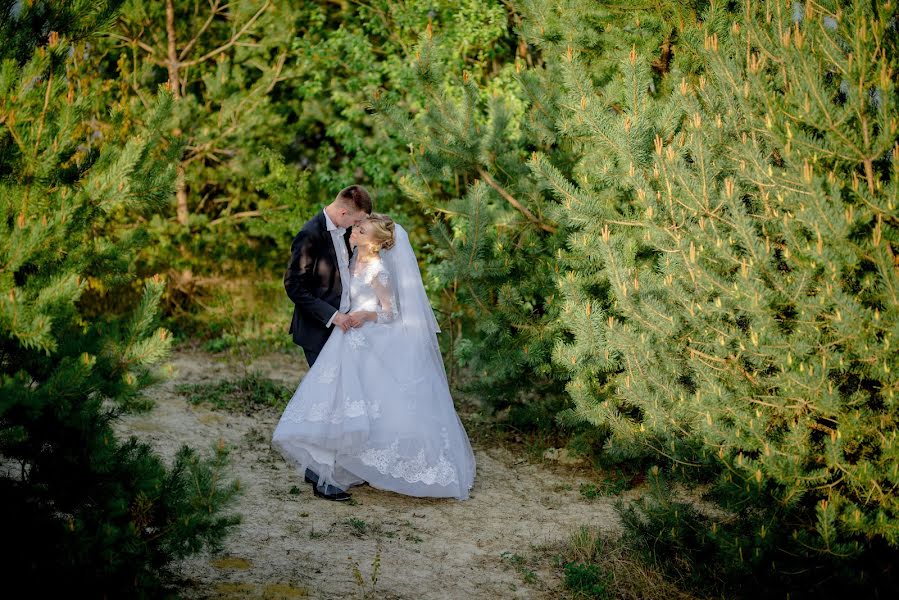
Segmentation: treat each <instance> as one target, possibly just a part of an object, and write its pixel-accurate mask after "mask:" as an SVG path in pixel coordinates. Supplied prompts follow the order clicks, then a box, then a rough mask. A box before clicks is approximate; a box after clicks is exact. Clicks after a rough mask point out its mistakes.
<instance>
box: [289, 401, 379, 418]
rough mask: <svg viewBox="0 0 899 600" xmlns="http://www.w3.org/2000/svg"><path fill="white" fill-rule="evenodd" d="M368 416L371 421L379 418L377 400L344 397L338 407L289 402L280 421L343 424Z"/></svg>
mask: <svg viewBox="0 0 899 600" xmlns="http://www.w3.org/2000/svg"><path fill="white" fill-rule="evenodd" d="M366 414H367V415H368V416H369V417H370V418H372V419H377V418H379V417H380V416H381V403H380V402H378V401H377V400H367V399H353V398H351V397H350V396H346V397H345V398H344V401H343V402H341V403H340V405H339V406H334V405H333V404H332V403H331V402H319V403H317V404H312V405H311V406H304V405H302V404H301V403H299V402H291V403H290V404H288V405H287V408H286V409H285V410H284V415H283V416H282V417H281V418H282V419H284V420H286V421H289V422H291V423H303V422H309V423H321V422H324V421H327V422H329V423H332V424H337V423H341V422H343V420H344V419H355V418H357V417H362V416H365V415H366Z"/></svg>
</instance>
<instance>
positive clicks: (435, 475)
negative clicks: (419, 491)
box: [359, 440, 459, 486]
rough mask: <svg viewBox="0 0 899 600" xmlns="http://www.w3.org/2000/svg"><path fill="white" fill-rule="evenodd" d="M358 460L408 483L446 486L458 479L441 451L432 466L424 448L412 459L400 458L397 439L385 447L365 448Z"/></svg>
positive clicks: (451, 465) (383, 473)
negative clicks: (426, 457)
mask: <svg viewBox="0 0 899 600" xmlns="http://www.w3.org/2000/svg"><path fill="white" fill-rule="evenodd" d="M359 460H361V461H362V464H365V465H368V466H370V467H374V468H375V469H377V470H378V472H379V473H381V474H382V475H390V476H391V477H397V478H402V479H404V480H406V482H408V483H418V482H421V483H424V484H425V485H434V484H437V485H441V486H448V485H451V484H453V483H458V481H459V477H458V475H457V474H456V467H454V466H453V464H452V463H451V462H450V461H448V460H447V459H446V456H444V454H443V452H441V453H440V458H439V459H438V461H437V464H436V465H433V466H429V465H428V461H427V460H426V459H425V451H424V449H421V450H419V451H418V455H417V456H416V457H415V458H414V459H411V460H403V459H401V458H400V454H399V441H398V440H397V441H394V442H393V443H392V444H391V445H390V446H389V447H387V448H383V449H380V450H378V449H374V448H369V449H367V450H365V451H364V452H363V453H362V454H360V455H359Z"/></svg>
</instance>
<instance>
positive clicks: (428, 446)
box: [272, 213, 475, 500]
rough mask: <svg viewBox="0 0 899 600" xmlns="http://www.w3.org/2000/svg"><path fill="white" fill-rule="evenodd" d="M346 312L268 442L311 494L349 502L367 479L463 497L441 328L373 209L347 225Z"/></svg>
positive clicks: (405, 257)
mask: <svg viewBox="0 0 899 600" xmlns="http://www.w3.org/2000/svg"><path fill="white" fill-rule="evenodd" d="M350 244H351V245H353V246H355V247H356V252H355V253H354V254H353V257H352V258H351V260H350V272H351V279H350V302H351V307H350V314H349V316H350V317H351V318H352V322H353V324H354V325H355V326H354V327H353V328H350V329H347V331H346V332H344V331H343V330H341V329H340V328H336V327H335V330H334V331H333V333H332V334H331V336H330V338H328V342H327V343H326V344H325V347H324V348H323V349H322V351H321V354H320V355H319V357H318V359H317V360H316V361H315V363H314V365H313V366H312V367H311V368H310V369H309V372H308V373H307V374H306V376H305V377H304V378H303V380H302V382H301V383H300V385H299V387H298V388H297V391H296V392H295V393H294V395H293V398H292V399H291V400H290V403H289V404H288V405H287V408H286V409H285V410H284V414H283V415H282V416H281V420H280V421H279V422H278V425H277V427H276V428H275V432H274V435H273V437H272V445H273V446H274V447H275V448H276V449H278V450H279V451H280V452H281V454H283V455H284V458H285V459H286V460H287V461H288V462H290V463H292V464H293V465H295V466H296V467H297V469H298V470H299V471H300V472H303V473H304V474H305V476H306V481H307V482H309V483H312V485H313V490H314V491H315V493H316V495H318V496H323V497H326V498H328V499H332V500H347V499H349V494H347V493H346V490H347V489H349V488H350V487H351V486H353V485H358V484H361V483H363V482H367V483H368V484H369V485H371V486H372V487H376V488H379V489H382V490H388V491H392V492H397V493H399V494H406V495H409V496H430V497H448V498H458V499H463V500H464V499H466V498H468V491H469V489H471V486H472V483H473V481H474V474H475V463H474V455H473V453H472V451H471V445H470V444H469V442H468V436H467V435H466V433H465V430H464V429H463V427H462V423H461V422H460V421H459V417H458V415H457V414H456V411H455V408H454V407H453V399H452V397H451V396H450V392H449V386H448V384H447V379H446V373H445V371H444V366H443V359H442V357H441V355H440V350H439V348H438V346H437V337H436V334H437V333H438V332H439V329H438V327H437V322H436V320H435V319H434V313H433V312H432V310H431V306H430V304H429V303H428V298H427V296H426V295H425V291H424V286H423V285H422V281H421V273H420V272H419V270H418V262H417V261H416V260H415V254H414V253H413V251H412V246H411V245H410V243H409V237H408V235H407V234H406V232H405V230H404V229H403V228H402V227H401V226H399V225H396V224H394V222H393V221H392V220H391V219H390V218H389V217H387V216H386V215H380V214H377V213H375V214H372V215H371V216H369V217H368V218H366V219H364V220H363V221H362V222H360V223H359V224H358V225H357V226H355V227H353V231H352V235H351V237H350Z"/></svg>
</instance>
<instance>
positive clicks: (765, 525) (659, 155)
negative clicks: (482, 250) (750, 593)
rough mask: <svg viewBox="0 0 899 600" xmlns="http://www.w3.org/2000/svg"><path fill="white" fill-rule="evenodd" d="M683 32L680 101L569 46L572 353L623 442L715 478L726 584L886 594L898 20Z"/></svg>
mask: <svg viewBox="0 0 899 600" xmlns="http://www.w3.org/2000/svg"><path fill="white" fill-rule="evenodd" d="M670 14H674V15H676V14H677V13H676V11H673V12H672V13H670ZM680 22H681V23H682V24H684V25H686V26H682V27H681V28H680V29H679V31H678V44H677V46H676V47H675V51H674V54H675V57H676V59H675V64H674V65H673V67H672V72H671V74H670V77H669V78H670V79H671V84H672V85H671V87H672V88H673V93H671V94H668V95H665V94H661V95H659V94H654V93H652V90H653V88H654V87H655V86H654V85H653V80H652V78H651V74H650V66H649V61H650V58H649V57H647V56H645V55H643V56H641V55H640V54H639V53H638V52H636V51H634V52H632V53H631V54H630V56H628V57H627V58H626V59H625V60H624V61H623V62H622V64H621V68H620V75H619V76H618V82H617V83H616V82H614V81H610V82H608V83H607V84H606V85H604V86H600V85H599V83H601V82H597V81H596V80H595V79H591V78H590V77H589V76H587V75H585V73H586V72H588V70H587V69H586V68H585V66H584V64H583V61H584V59H583V58H582V56H586V55H589V52H590V49H589V48H588V47H584V46H578V45H576V44H575V45H573V46H572V48H571V50H569V51H567V52H560V58H559V60H560V61H561V63H562V64H564V65H565V72H566V76H565V84H564V90H565V93H566V95H567V97H568V102H567V104H566V108H567V109H568V110H567V111H564V112H563V114H562V115H561V116H560V125H559V129H561V130H562V131H564V132H565V134H566V135H567V137H568V138H569V139H570V140H571V142H572V143H577V144H578V145H579V147H580V149H581V153H580V160H579V161H578V163H577V165H576V167H575V168H574V169H573V172H572V174H571V176H570V177H569V176H566V174H565V173H563V172H562V171H560V170H559V169H557V168H555V167H554V166H553V164H552V161H551V160H548V159H545V158H543V157H540V156H538V157H537V158H536V159H535V160H534V161H533V163H532V164H533V167H534V169H535V171H537V172H538V173H540V174H541V176H542V177H544V179H545V181H546V182H547V184H548V185H549V186H550V187H551V189H552V190H553V191H554V193H555V194H556V195H557V198H558V199H559V200H560V202H562V203H563V206H564V207H565V210H566V212H568V218H567V219H565V220H564V221H567V223H569V224H570V225H571V226H572V227H574V228H575V229H576V232H575V233H573V234H572V235H571V236H570V238H569V240H570V243H569V245H570V248H571V255H570V261H571V265H572V270H573V271H574V272H573V273H572V274H570V275H568V277H566V278H564V279H563V280H562V281H561V282H560V286H561V287H562V289H563V290H564V291H565V294H566V303H565V306H564V308H563V310H562V315H563V316H569V315H571V316H572V318H573V319H574V320H573V321H572V322H573V323H574V325H575V326H574V327H571V333H572V334H573V339H572V340H571V341H570V342H569V343H563V344H560V345H559V346H558V348H557V350H556V353H555V359H556V360H557V361H558V363H559V364H562V365H567V366H568V368H569V370H570V372H571V376H572V380H571V382H570V384H569V387H568V389H569V391H570V393H571V394H572V397H573V398H574V400H575V402H576V404H577V412H578V414H580V415H581V416H582V417H583V418H586V419H589V420H590V421H592V422H594V423H597V424H602V425H603V426H607V427H609V428H610V429H611V431H612V437H611V438H610V441H609V450H610V451H612V452H617V453H618V455H619V456H624V457H627V456H631V457H634V456H642V457H655V459H656V460H660V461H661V462H663V463H666V464H668V465H670V466H671V467H672V469H673V470H676V471H678V472H679V473H680V474H681V475H682V476H685V477H688V478H690V479H692V480H694V481H695V480H704V479H705V480H707V479H709V478H711V479H712V480H713V482H714V485H713V489H712V492H713V494H712V495H713V497H714V498H715V499H716V500H717V501H718V502H720V504H721V506H722V507H723V508H724V509H725V514H729V515H730V517H728V519H727V520H726V521H725V522H714V521H713V520H712V519H705V518H703V519H697V520H695V521H693V523H694V524H695V528H694V530H693V531H692V533H691V535H692V536H693V541H694V542H695V546H694V550H696V551H697V552H699V551H702V552H708V554H707V555H706V559H705V560H704V561H697V563H696V564H697V565H698V568H700V569H708V571H703V573H704V574H705V575H708V572H709V571H712V570H714V569H716V568H717V569H722V570H725V571H726V570H730V571H735V572H737V573H739V572H743V573H747V572H754V573H756V574H757V575H764V577H762V581H765V580H767V583H768V584H769V585H771V586H772V588H770V589H769V593H771V590H779V591H781V592H787V591H790V590H792V591H793V592H794V593H795V592H797V591H800V590H801V591H804V592H808V591H809V590H816V591H817V592H819V593H832V592H834V590H837V589H840V587H841V585H843V584H845V585H859V584H860V585H870V586H872V587H874V588H876V587H877V586H883V585H887V584H884V582H883V581H880V582H877V578H878V577H879V576H880V575H882V574H883V572H884V569H885V567H884V566H883V565H884V562H880V561H886V562H885V564H887V565H889V564H890V562H889V561H895V557H896V548H897V547H899V536H897V533H899V529H897V526H899V503H897V496H896V494H895V487H896V485H897V484H899V480H897V475H896V474H897V472H899V470H897V469H899V460H897V459H899V454H897V450H896V448H897V445H896V438H897V418H899V413H897V410H896V402H895V397H896V393H897V391H899V390H897V379H896V369H897V367H899V354H897V353H896V352H895V351H894V349H892V348H891V347H890V346H891V345H892V344H893V343H894V342H893V338H894V336H895V335H896V333H897V332H899V330H897V324H899V314H897V311H899V302H897V296H896V290H897V289H899V287H897V284H899V270H897V261H896V258H895V256H896V252H897V242H899V238H897V233H899V231H897V212H896V210H897V203H899V201H897V198H899V187H897V176H899V146H897V140H899V137H897V123H899V117H897V115H899V107H897V100H899V96H897V88H896V83H895V81H896V76H895V73H896V68H897V62H899V54H897V50H899V46H897V40H899V36H897V34H896V27H897V25H896V24H897V9H896V6H895V5H894V4H893V3H890V2H887V3H873V2H862V1H852V2H826V3H811V2H809V3H799V2H785V1H781V0H771V1H768V2H758V3H756V2H745V3H741V4H740V5H739V8H738V10H735V11H733V12H731V11H729V10H727V7H724V6H719V5H717V4H716V3H712V5H711V6H710V8H709V9H708V10H707V11H706V12H705V13H704V14H702V17H701V18H700V19H699V20H697V21H696V22H695V23H694V24H692V25H691V24H690V23H689V21H688V20H681V21H680ZM575 315H576V317H575ZM660 506H661V505H657V506H655V507H654V508H653V506H652V505H649V504H648V505H647V506H646V510H645V512H644V514H643V516H644V517H652V519H651V523H652V524H654V525H656V526H661V525H660V524H664V523H668V524H669V525H672V526H673V523H675V522H676V521H678V519H681V520H680V521H679V525H678V527H682V526H683V524H684V522H685V521H683V516H684V514H685V511H683V508H684V507H683V506H678V505H677V504H676V503H669V504H668V506H669V508H671V509H672V510H662V509H660V508H659V507H660ZM662 508H664V507H662ZM679 509H680V510H681V516H680V517H678V516H677V512H676V511H677V510H679ZM682 541H683V540H682ZM682 547H683V546H682ZM875 561H877V562H875ZM886 571H887V573H888V571H889V569H888V568H886ZM789 572H793V573H795V572H801V573H802V575H801V576H796V575H793V576H792V577H789V576H787V575H786V573H789ZM835 576H836V578H837V579H836V582H835V581H834V579H833V578H834V577H835ZM887 577H889V575H887ZM755 583H756V585H758V584H759V582H758V581H756V582H755ZM880 589H882V590H885V589H886V588H880Z"/></svg>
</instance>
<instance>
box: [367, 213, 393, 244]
mask: <svg viewBox="0 0 899 600" xmlns="http://www.w3.org/2000/svg"><path fill="white" fill-rule="evenodd" d="M363 221H364V222H365V223H366V224H367V225H368V226H369V228H370V231H371V232H372V237H373V238H374V239H375V240H376V241H377V243H378V244H379V245H378V250H390V249H391V248H393V245H394V244H395V243H396V238H395V237H394V223H393V219H391V218H390V217H388V216H387V215H384V214H381V213H371V214H370V215H369V216H368V217H366V218H365V219H363Z"/></svg>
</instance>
